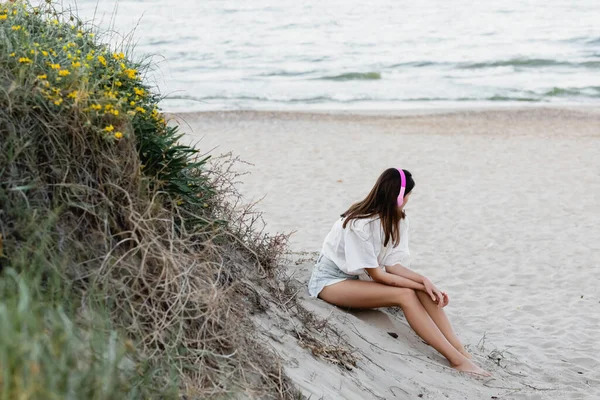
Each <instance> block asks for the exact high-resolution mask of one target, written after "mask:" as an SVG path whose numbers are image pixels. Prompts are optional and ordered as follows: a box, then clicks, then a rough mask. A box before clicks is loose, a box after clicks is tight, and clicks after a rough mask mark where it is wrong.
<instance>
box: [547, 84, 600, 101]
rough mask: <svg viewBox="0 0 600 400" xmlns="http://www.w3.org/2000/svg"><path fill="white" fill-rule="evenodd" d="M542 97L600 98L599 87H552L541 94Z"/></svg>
mask: <svg viewBox="0 0 600 400" xmlns="http://www.w3.org/2000/svg"><path fill="white" fill-rule="evenodd" d="M543 96H544V97H591V98H599V97H600V86H587V87H582V88H573V87H571V88H561V87H554V88H552V90H548V91H547V92H546V93H544V94H543Z"/></svg>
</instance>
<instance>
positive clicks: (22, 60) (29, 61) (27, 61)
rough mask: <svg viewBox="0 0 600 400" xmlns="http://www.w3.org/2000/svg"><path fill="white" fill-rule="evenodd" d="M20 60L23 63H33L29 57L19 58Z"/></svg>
mask: <svg viewBox="0 0 600 400" xmlns="http://www.w3.org/2000/svg"><path fill="white" fill-rule="evenodd" d="M19 62H20V63H21V64H31V62H32V61H31V60H30V59H29V58H27V57H21V58H19Z"/></svg>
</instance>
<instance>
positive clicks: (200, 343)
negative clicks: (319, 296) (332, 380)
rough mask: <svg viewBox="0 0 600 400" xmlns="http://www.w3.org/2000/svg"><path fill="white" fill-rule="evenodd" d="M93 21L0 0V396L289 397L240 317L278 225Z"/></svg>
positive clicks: (270, 266) (272, 259) (279, 241)
mask: <svg viewBox="0 0 600 400" xmlns="http://www.w3.org/2000/svg"><path fill="white" fill-rule="evenodd" d="M93 32H94V31H93V29H92V27H91V26H90V25H87V24H84V23H82V22H81V21H80V20H78V19H77V17H76V16H75V15H71V14H68V13H63V12H61V11H57V10H56V9H55V8H54V7H53V6H52V5H45V6H43V7H42V8H33V7H32V6H31V5H29V4H27V3H23V2H14V3H4V4H0V398H2V399H16V398H28V399H46V398H57V399H58V398H60V399H63V398H72V399H80V398H87V399H115V398H178V397H182V396H185V397H186V398H200V397H202V398H206V397H215V398H224V397H230V396H234V397H237V396H240V395H242V396H248V397H264V398H270V397H271V398H291V397H294V396H295V395H296V393H295V391H294V390H293V388H292V387H291V385H290V383H289V381H288V380H287V379H286V378H285V376H282V375H281V368H280V365H279V361H278V360H277V358H276V357H275V355H273V354H272V353H271V352H269V351H267V350H265V349H264V348H263V347H262V346H261V345H260V343H258V342H257V341H256V339H255V337H256V335H254V334H253V331H254V327H253V326H252V324H251V322H250V321H249V319H248V315H249V314H250V313H251V312H253V311H254V310H255V309H256V308H257V307H259V306H260V301H255V300H256V299H254V297H253V296H255V295H253V294H252V293H253V291H252V290H251V289H250V288H249V285H248V282H255V283H256V284H257V285H258V284H259V283H260V282H261V281H264V278H265V277H269V276H271V275H272V274H273V273H274V268H275V266H276V265H277V257H278V256H279V255H280V254H281V252H282V249H283V248H284V245H285V243H284V242H285V240H284V238H283V237H268V236H265V235H264V234H262V233H260V232H257V231H256V230H254V227H253V226H252V225H251V224H250V225H249V223H248V222H247V219H246V218H245V215H243V214H240V213H239V212H237V211H236V210H235V209H234V208H233V207H232V206H231V204H232V201H231V198H230V194H231V193H230V191H229V189H228V188H229V187H230V186H228V175H227V171H221V170H215V165H214V164H212V163H210V160H208V159H207V158H201V157H199V152H198V150H197V149H195V148H192V147H188V146H184V145H180V144H179V142H178V140H179V139H180V133H179V132H178V130H177V128H176V127H172V126H170V125H169V124H167V122H166V121H165V117H164V116H163V114H162V113H161V111H160V108H159V99H160V96H159V94H157V93H155V92H153V91H152V89H151V88H150V87H149V86H148V85H147V84H146V83H145V81H144V75H145V72H146V71H147V70H148V68H149V67H150V66H149V65H144V64H142V63H139V62H135V61H133V60H132V58H131V55H130V54H129V51H128V50H129V49H127V48H111V47H110V46H108V45H106V44H104V43H103V42H102V40H101V37H102V34H101V32H97V31H96V34H94V33H93ZM250 286H251V285H250Z"/></svg>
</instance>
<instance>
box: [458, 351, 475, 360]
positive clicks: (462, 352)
mask: <svg viewBox="0 0 600 400" xmlns="http://www.w3.org/2000/svg"><path fill="white" fill-rule="evenodd" d="M457 350H458V351H459V352H460V354H462V355H463V356H465V357H467V358H468V359H469V360H472V359H473V356H472V355H471V353H469V352H468V351H466V350H465V349H457Z"/></svg>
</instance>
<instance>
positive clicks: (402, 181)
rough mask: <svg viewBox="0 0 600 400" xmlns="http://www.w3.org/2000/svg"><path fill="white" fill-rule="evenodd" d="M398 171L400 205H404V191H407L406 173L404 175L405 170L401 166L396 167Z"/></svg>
mask: <svg viewBox="0 0 600 400" xmlns="http://www.w3.org/2000/svg"><path fill="white" fill-rule="evenodd" d="M396 169H397V170H398V172H400V194H399V195H398V207H402V204H404V192H405V191H406V175H404V171H402V170H401V169H399V168H396Z"/></svg>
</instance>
